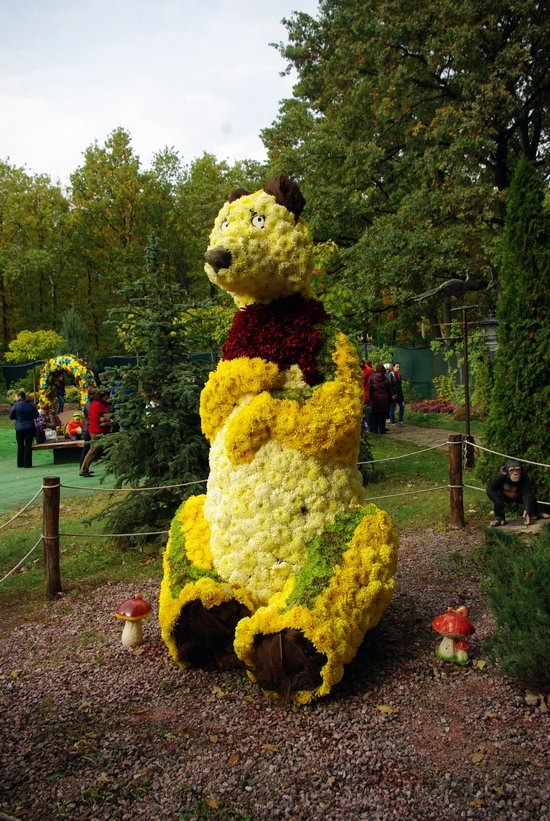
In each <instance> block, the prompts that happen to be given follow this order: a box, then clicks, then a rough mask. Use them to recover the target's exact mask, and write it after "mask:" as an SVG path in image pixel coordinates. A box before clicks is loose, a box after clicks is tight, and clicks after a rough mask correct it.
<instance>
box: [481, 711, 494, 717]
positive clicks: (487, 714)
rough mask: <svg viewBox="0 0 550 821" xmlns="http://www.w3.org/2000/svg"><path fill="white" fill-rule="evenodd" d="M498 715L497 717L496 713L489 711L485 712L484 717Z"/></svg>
mask: <svg viewBox="0 0 550 821" xmlns="http://www.w3.org/2000/svg"><path fill="white" fill-rule="evenodd" d="M496 717H497V714H496V713H492V712H489V711H488V712H486V713H483V718H496Z"/></svg>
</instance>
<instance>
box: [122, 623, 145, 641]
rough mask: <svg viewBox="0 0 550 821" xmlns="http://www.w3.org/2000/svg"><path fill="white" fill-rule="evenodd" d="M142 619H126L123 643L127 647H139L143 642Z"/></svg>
mask: <svg viewBox="0 0 550 821" xmlns="http://www.w3.org/2000/svg"><path fill="white" fill-rule="evenodd" d="M141 621H142V620H141V619H136V621H125V622H124V630H123V631H122V643H123V645H124V646H125V647H139V645H140V644H143V631H142V629H141Z"/></svg>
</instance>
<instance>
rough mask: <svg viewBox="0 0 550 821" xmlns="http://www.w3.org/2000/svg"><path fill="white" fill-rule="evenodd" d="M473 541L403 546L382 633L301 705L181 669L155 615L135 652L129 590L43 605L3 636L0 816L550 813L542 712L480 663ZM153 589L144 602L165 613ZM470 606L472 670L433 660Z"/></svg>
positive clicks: (148, 587)
mask: <svg viewBox="0 0 550 821" xmlns="http://www.w3.org/2000/svg"><path fill="white" fill-rule="evenodd" d="M480 539H481V536H480V534H479V533H478V532H476V531H474V530H466V531H465V532H437V531H435V530H426V531H425V532H423V533H414V534H408V535H404V536H403V537H402V547H401V558H400V569H399V577H398V586H397V590H396V594H395V596H394V598H393V600H392V603H391V605H390V607H389V608H388V610H387V611H386V613H385V615H384V617H383V619H382V621H381V623H380V625H379V626H378V627H377V628H376V629H375V630H373V631H372V632H371V633H370V634H369V635H368V636H367V638H366V640H365V642H364V644H363V646H362V647H361V649H360V652H359V653H358V656H357V658H356V659H355V661H354V662H353V663H352V664H351V665H350V666H349V668H348V670H347V673H346V676H345V678H344V680H343V681H342V683H341V684H340V685H339V686H338V687H337V688H336V690H335V691H334V693H333V694H332V695H331V697H330V698H328V699H325V700H324V701H320V702H317V703H315V704H314V705H313V706H311V707H305V708H303V707H302V708H297V707H293V706H291V705H285V704H279V703H277V702H274V701H272V700H270V699H268V698H266V697H265V696H264V695H262V693H261V692H259V691H258V689H257V687H256V686H255V685H253V684H252V683H250V682H249V681H248V680H247V679H246V677H245V675H244V674H243V673H242V672H240V671H234V672H231V673H205V672H201V671H186V672H182V671H180V670H179V669H178V668H176V667H175V666H174V665H173V664H172V662H171V661H170V660H169V658H168V655H167V653H166V650H165V648H164V645H163V644H162V642H161V640H160V634H159V629H158V625H157V623H156V621H155V619H154V618H152V619H151V620H150V621H149V622H148V623H146V624H145V628H144V635H145V640H146V643H145V644H144V645H143V647H142V648H139V650H138V651H137V652H134V653H131V652H129V651H127V650H125V649H124V647H122V645H121V643H120V634H121V625H120V623H119V622H118V621H117V620H116V619H115V618H114V617H113V615H112V614H113V612H114V610H115V608H116V606H117V605H118V604H119V603H120V602H121V601H123V599H124V598H126V597H127V596H128V595H129V594H131V593H133V592H135V591H133V590H129V589H128V587H127V586H123V585H120V584H119V585H116V586H115V585H113V586H111V585H107V586H105V587H102V588H100V589H98V590H95V591H94V592H92V593H91V594H89V595H88V596H87V598H86V599H83V598H81V597H78V598H77V597H76V596H71V594H70V593H69V594H68V595H66V596H64V597H63V598H62V599H60V600H59V601H57V602H55V603H54V604H52V605H44V607H43V610H42V611H41V613H40V618H39V619H37V620H36V621H33V622H25V623H22V624H19V625H18V626H16V627H15V628H13V629H12V630H11V631H10V632H9V633H8V634H7V635H6V636H4V638H3V639H2V640H1V641H0V664H1V669H0V672H1V675H0V714H1V716H2V718H1V723H0V767H1V768H2V774H1V777H0V817H1V815H2V812H3V813H5V814H7V815H10V816H12V817H15V818H18V819H33V821H35V819H75V818H83V817H85V818H87V819H89V820H90V821H93V819H121V821H123V820H124V819H132V821H140V819H144V821H145V819H147V820H148V821H150V820H151V819H180V818H183V819H191V818H224V819H230V818H245V817H249V818H253V819H265V820H266V821H268V819H274V818H277V819H278V818H288V819H318V818H323V819H342V818H348V817H351V818H363V819H369V821H371V819H441V820H442V821H447V820H448V821H456V819H462V818H474V819H526V820H527V819H545V818H550V793H549V788H548V778H547V773H548V765H549V764H550V762H549V747H548V714H547V713H544V712H541V709H540V706H538V707H529V706H528V705H527V704H526V703H525V701H524V693H523V691H522V690H521V689H520V688H518V687H517V686H516V685H514V684H513V683H512V682H510V681H508V680H507V679H505V678H504V677H502V676H501V675H500V673H499V670H498V668H496V667H494V666H493V665H491V664H490V663H487V664H486V665H485V666H483V665H481V666H477V664H476V662H478V661H480V660H481V661H483V660H484V659H482V657H481V655H480V651H479V641H480V640H482V639H483V638H485V637H486V636H487V635H488V634H489V632H490V630H491V629H492V621H491V617H490V614H489V613H488V611H487V608H486V606H485V604H484V602H483V600H482V598H481V596H480V592H479V579H478V578H477V576H476V573H475V571H474V570H473V569H472V564H471V561H470V556H471V551H472V550H473V548H474V546H475V545H476V544H477V543H478V542H479V541H480ZM158 587H159V581H158V580H150V581H148V582H146V583H144V584H143V586H142V590H141V592H142V593H143V595H144V597H145V598H147V599H148V600H149V601H150V602H151V603H152V604H153V606H154V608H155V609H156V599H157V596H158ZM462 602H466V603H467V604H468V606H469V607H470V614H471V619H472V621H473V622H474V624H475V625H476V628H477V632H476V634H475V636H474V637H473V640H474V653H473V658H472V664H471V665H470V666H468V667H466V668H462V667H455V666H453V665H445V664H442V663H441V662H439V660H438V659H437V658H436V657H435V654H434V648H435V646H436V644H437V636H436V634H435V633H434V632H433V631H432V629H431V626H430V622H431V619H432V618H433V617H434V616H435V615H437V614H439V613H440V612H442V611H443V610H445V608H446V607H447V606H450V605H452V606H456V605H457V604H459V603H462ZM476 648H477V650H476ZM543 709H544V707H543ZM545 768H546V770H545Z"/></svg>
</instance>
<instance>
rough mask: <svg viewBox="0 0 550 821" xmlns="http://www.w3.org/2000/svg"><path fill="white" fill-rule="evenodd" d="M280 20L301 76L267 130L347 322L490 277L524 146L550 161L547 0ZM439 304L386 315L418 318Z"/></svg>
mask: <svg viewBox="0 0 550 821" xmlns="http://www.w3.org/2000/svg"><path fill="white" fill-rule="evenodd" d="M285 25H286V27H287V29H288V43H285V44H280V45H279V50H280V52H281V53H282V55H283V56H284V57H285V58H286V59H287V61H288V67H289V70H290V69H294V71H295V72H296V73H297V82H296V83H295V85H294V86H293V93H294V96H293V98H292V99H288V100H283V101H282V103H281V104H280V109H279V116H278V118H277V120H276V121H275V122H274V123H273V124H272V125H271V126H270V127H269V128H266V129H265V130H264V131H263V132H262V136H263V140H264V143H265V145H266V147H267V149H268V153H269V161H270V163H271V166H272V168H273V170H275V171H277V172H286V173H293V174H295V175H296V176H297V177H298V178H299V179H300V180H303V187H304V193H305V196H306V200H307V202H308V206H307V214H308V218H309V219H310V222H311V225H312V228H313V232H314V236H315V238H316V240H317V241H321V242H322V241H327V240H332V241H334V242H335V243H337V245H338V247H339V248H340V249H341V251H340V252H339V253H338V254H336V255H335V258H334V260H333V264H331V265H330V266H329V270H328V271H327V276H326V280H327V283H328V287H327V297H328V298H327V300H326V303H327V305H329V306H330V309H331V310H332V311H333V312H334V314H335V316H336V318H337V319H338V321H339V322H340V324H341V326H342V328H343V329H344V330H345V331H346V332H348V333H349V332H350V331H351V330H352V326H353V327H354V328H355V330H356V333H357V335H358V336H361V334H362V333H363V331H364V330H365V329H366V328H367V326H368V325H370V324H371V323H372V311H373V309H381V308H383V307H384V306H385V305H387V304H389V303H398V304H399V303H400V302H402V301H403V299H404V298H406V297H408V296H412V295H414V294H418V293H419V292H423V291H425V290H428V289H430V288H432V287H434V286H437V285H439V284H441V282H443V281H445V280H447V279H449V278H450V277H460V278H462V279H464V278H465V277H466V275H468V274H469V275H470V277H471V278H472V279H474V278H485V277H486V272H487V265H488V262H489V249H490V246H491V244H492V242H493V241H494V238H495V236H497V235H498V233H499V232H500V230H501V225H502V216H503V200H504V198H503V192H504V191H505V190H506V188H507V187H508V185H509V182H510V179H511V176H512V173H513V170H514V168H515V165H516V163H517V159H518V157H519V156H521V155H522V154H527V156H529V157H531V158H535V157H539V158H540V161H541V162H542V163H543V164H544V165H545V166H546V165H547V157H546V156H545V155H544V154H543V153H542V150H541V149H542V147H543V146H544V145H545V141H546V138H547V131H546V125H545V124H544V123H543V115H542V109H541V107H540V102H539V101H540V100H542V99H543V98H544V96H545V95H547V87H546V85H545V83H546V79H545V78H546V76H547V75H548V53H547V50H546V49H544V48H543V43H544V41H545V38H546V37H547V18H546V17H545V15H544V14H541V13H540V9H539V4H538V3H536V2H535V0H526V2H525V3H523V4H521V6H517V5H514V6H512V5H511V4H510V3H499V4H497V5H496V6H491V8H490V9H487V8H486V7H483V8H480V6H479V4H476V3H475V2H474V0H466V2H463V3H461V4H459V5H457V4H456V3H452V2H450V0H426V2H424V3H422V4H416V5H412V6H411V4H410V3H408V2H405V0H397V2H393V0H392V2H390V0H373V2H370V3H369V4H367V5H365V3H363V2H360V0H324V2H323V3H321V4H320V6H319V11H318V14H317V17H316V18H314V17H311V16H309V15H308V14H305V13H303V12H297V13H295V14H293V15H292V16H291V17H290V19H288V20H286V21H285ZM478 298H481V299H482V300H492V299H493V296H492V295H491V293H483V294H482V293H481V292H479V293H478V294H476V299H478ZM440 307H441V306H439V305H437V304H426V303H422V304H421V305H420V306H415V305H411V306H410V307H407V308H402V309H400V310H399V311H398V312H395V313H394V314H393V316H392V315H390V314H385V315H382V314H379V316H380V317H381V319H380V323H381V322H383V323H384V326H385V328H386V329H387V330H388V332H390V331H391V330H392V329H393V330H395V329H399V328H402V327H407V328H413V327H414V322H415V321H416V320H417V319H419V318H420V317H421V315H422V313H424V312H427V313H428V316H429V318H430V319H431V320H432V321H436V320H437V318H438V311H439V310H440ZM382 317H384V318H383V319H382ZM439 318H441V317H439ZM346 321H347V322H348V325H346ZM445 321H446V320H445ZM380 323H379V324H380Z"/></svg>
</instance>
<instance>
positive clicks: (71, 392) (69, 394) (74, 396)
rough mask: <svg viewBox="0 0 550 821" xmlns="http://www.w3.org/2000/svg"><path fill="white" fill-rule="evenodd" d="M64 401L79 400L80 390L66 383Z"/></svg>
mask: <svg viewBox="0 0 550 821" xmlns="http://www.w3.org/2000/svg"><path fill="white" fill-rule="evenodd" d="M65 401H66V402H80V391H79V390H78V388H77V387H76V385H68V386H67V388H66V389H65Z"/></svg>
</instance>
